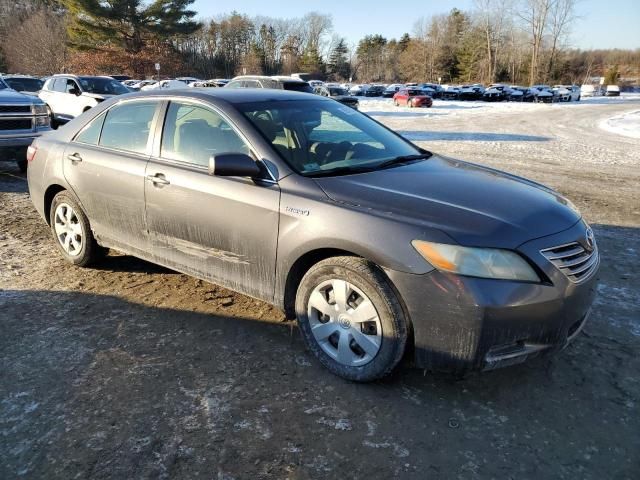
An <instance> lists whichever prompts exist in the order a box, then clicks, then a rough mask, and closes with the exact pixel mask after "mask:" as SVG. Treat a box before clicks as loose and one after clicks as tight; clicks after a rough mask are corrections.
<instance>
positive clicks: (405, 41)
mask: <svg viewBox="0 0 640 480" xmlns="http://www.w3.org/2000/svg"><path fill="white" fill-rule="evenodd" d="M409 43H411V37H410V36H409V34H408V33H405V34H403V35H402V37H400V40H399V41H398V48H399V49H400V51H401V52H404V51H405V50H406V49H407V47H408V46H409Z"/></svg>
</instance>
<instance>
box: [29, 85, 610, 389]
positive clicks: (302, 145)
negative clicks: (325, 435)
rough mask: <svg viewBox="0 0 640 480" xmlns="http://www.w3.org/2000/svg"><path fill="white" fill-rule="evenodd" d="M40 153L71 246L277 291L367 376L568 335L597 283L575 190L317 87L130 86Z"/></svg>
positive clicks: (40, 173) (61, 235)
mask: <svg viewBox="0 0 640 480" xmlns="http://www.w3.org/2000/svg"><path fill="white" fill-rule="evenodd" d="M28 161H29V164H28V178H29V190H30V193H31V199H32V200H33V202H34V204H35V207H36V209H37V211H38V212H39V213H40V215H41V216H42V218H43V219H44V221H46V222H47V224H48V225H49V227H50V229H51V234H52V239H53V242H54V243H55V245H56V247H57V249H58V250H59V252H60V254H61V255H62V256H63V257H64V258H65V259H66V260H67V261H69V262H71V263H72V264H74V265H77V266H79V267H88V266H90V265H92V264H94V263H95V262H97V261H100V260H101V257H102V256H103V255H104V254H105V252H106V251H107V249H114V250H116V251H119V252H123V253H126V254H130V255H134V256H137V257H140V258H142V259H145V260H148V261H150V262H154V263H157V264H160V265H164V266H166V267H168V268H171V269H174V270H177V271H180V272H184V273H186V274H189V275H193V276H195V277H198V278H200V279H204V280H206V281H210V282H214V283H216V284H220V285H223V286H225V287H227V288H230V289H233V290H235V291H238V292H241V293H243V294H246V295H250V296H252V297H255V298H258V299H261V300H264V301H267V302H270V303H272V304H275V305H277V306H278V307H280V308H282V309H283V310H284V312H285V313H286V315H287V316H288V317H289V318H297V321H298V324H299V327H300V332H301V334H302V337H303V339H304V341H305V343H306V345H307V347H308V349H309V351H310V352H311V354H312V355H314V356H315V357H316V358H317V359H318V361H319V362H320V363H322V364H323V365H324V366H325V367H326V368H328V369H329V370H330V371H331V372H333V373H335V374H337V375H340V376H342V377H344V378H347V379H350V380H354V381H370V380H373V379H377V378H380V377H382V376H384V375H387V374H389V373H390V372H392V371H393V370H394V368H395V367H396V366H397V365H398V364H399V362H400V361H401V360H402V359H406V360H407V361H408V362H409V361H410V362H413V364H414V365H416V366H418V367H421V368H425V369H430V370H448V371H454V372H456V373H464V372H468V371H470V370H487V369H492V368H496V367H501V366H505V365H510V364H514V363H518V362H522V361H525V360H527V359H529V358H531V357H534V356H537V355H540V354H546V353H550V352H555V351H558V350H560V349H562V348H563V347H565V346H566V345H567V344H568V343H569V342H570V341H571V340H573V339H574V338H575V337H576V336H577V335H578V333H579V332H580V330H581V329H582V327H583V325H584V323H585V321H586V320H587V317H588V315H589V311H590V307H591V304H592V302H593V299H594V292H595V284H596V278H597V271H598V267H599V262H600V259H599V254H598V248H597V245H596V241H595V239H594V236H593V232H592V230H591V229H590V228H589V226H588V225H587V224H586V223H585V221H584V219H583V218H582V217H581V215H580V213H579V212H578V211H577V210H576V208H575V207H574V206H573V205H572V203H571V202H570V201H568V200H567V199H566V198H564V197H562V196H561V195H559V194H558V193H556V192H554V191H553V190H551V189H549V188H546V187H544V186H542V185H540V184H537V183H535V182H532V181H529V180H526V179H523V178H519V177H516V176H513V175H509V174H507V173H503V172H500V171H497V170H493V169H490V168H486V167H482V166H478V165H474V164H472V163H467V162H463V161H459V160H455V159H450V158H446V157H444V156H441V155H437V154H434V153H431V152H429V151H427V150H424V149H422V148H420V147H418V146H416V145H414V144H412V143H411V142H409V141H407V140H406V139H404V138H403V137H402V136H400V135H398V134H396V133H395V132H393V131H391V130H389V129H387V128H386V127H384V126H383V125H381V124H380V123H378V122H377V121H375V120H373V119H372V118H370V117H369V116H367V115H365V114H363V113H360V112H358V111H356V110H354V109H353V108H349V107H347V106H345V105H342V104H340V103H338V102H336V101H334V100H331V99H329V98H323V97H320V96H317V95H310V94H304V93H297V92H288V91H278V90H267V89H226V88H225V89H209V90H198V89H189V90H188V91H187V90H173V91H157V92H142V93H136V94H130V95H124V96H120V97H115V98H112V99H110V100H107V101H105V102H102V103H100V104H99V105H97V106H96V107H94V108H92V109H91V110H89V111H88V112H86V113H84V114H82V115H80V116H79V117H77V118H75V119H74V120H72V121H71V122H70V123H69V124H68V125H67V126H66V127H65V128H62V129H60V130H58V131H55V132H52V133H51V134H48V135H46V136H43V137H41V138H39V139H37V140H36V141H35V142H34V143H33V144H32V146H31V147H30V148H29V151H28ZM103 261H104V260H103Z"/></svg>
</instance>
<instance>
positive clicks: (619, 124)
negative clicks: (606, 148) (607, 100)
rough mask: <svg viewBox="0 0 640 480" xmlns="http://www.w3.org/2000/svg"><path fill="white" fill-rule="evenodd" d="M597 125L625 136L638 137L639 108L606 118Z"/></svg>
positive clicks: (639, 124)
mask: <svg viewBox="0 0 640 480" xmlns="http://www.w3.org/2000/svg"><path fill="white" fill-rule="evenodd" d="M599 127H600V128H602V129H603V130H606V131H608V132H611V133H616V134H618V135H623V136H625V137H631V138H640V110H635V111H633V112H626V113H623V114H622V115H616V116H615V117H611V118H607V119H606V120H603V121H602V122H600V125H599Z"/></svg>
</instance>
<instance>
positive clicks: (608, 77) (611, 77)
mask: <svg viewBox="0 0 640 480" xmlns="http://www.w3.org/2000/svg"><path fill="white" fill-rule="evenodd" d="M619 75H620V74H619V72H618V65H614V66H613V67H611V68H609V69H608V70H607V71H606V73H605V74H604V84H605V85H616V84H617V83H618V76H619Z"/></svg>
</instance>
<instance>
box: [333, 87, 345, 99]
mask: <svg viewBox="0 0 640 480" xmlns="http://www.w3.org/2000/svg"><path fill="white" fill-rule="evenodd" d="M329 93H330V94H331V96H332V97H333V96H334V95H349V94H348V93H347V91H346V90H345V89H344V88H338V87H331V88H330V89H329Z"/></svg>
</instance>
